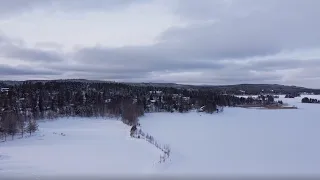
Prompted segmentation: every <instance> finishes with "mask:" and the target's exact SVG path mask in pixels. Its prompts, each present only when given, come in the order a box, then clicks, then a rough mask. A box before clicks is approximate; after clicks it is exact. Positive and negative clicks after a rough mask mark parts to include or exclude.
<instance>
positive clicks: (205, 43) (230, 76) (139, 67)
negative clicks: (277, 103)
mask: <svg viewBox="0 0 320 180" xmlns="http://www.w3.org/2000/svg"><path fill="white" fill-rule="evenodd" d="M142 6H143V7H147V9H148V8H149V7H150V8H151V7H152V9H153V10H156V9H159V11H157V13H156V14H150V17H148V18H149V20H150V21H149V20H148V22H152V24H143V23H140V24H139V18H141V17H140V16H139V17H138V16H137V19H136V21H137V23H136V25H139V28H141V29H143V28H145V29H148V28H149V29H148V30H149V31H150V32H151V31H153V30H154V29H152V26H156V24H157V21H156V20H157V18H159V14H161V12H162V13H163V15H164V16H166V17H167V16H168V17H171V19H172V22H174V23H172V22H171V25H170V26H163V31H162V32H161V33H159V34H158V35H157V37H156V38H154V37H153V38H151V39H150V42H152V43H147V44H137V43H136V44H135V45H132V43H131V44H130V43H128V45H125V44H124V45H122V46H112V45H109V44H108V45H106V44H105V42H104V41H101V42H97V45H94V46H93V45H90V44H88V45H86V44H85V43H82V44H81V46H79V45H77V43H78V41H77V42H75V43H74V47H73V48H71V49H70V48H69V49H64V48H63V44H62V45H60V44H61V43H62V42H58V41H57V42H36V43H33V44H32V43H29V42H26V41H24V37H23V36H22V37H21V36H20V35H18V34H17V36H14V35H12V34H10V32H9V31H8V30H6V31H4V33H3V34H2V35H0V62H2V64H7V65H5V66H3V67H1V71H3V73H2V75H3V77H2V78H4V79H8V78H17V77H18V76H19V75H23V74H26V75H29V76H30V78H44V77H45V78H88V79H104V80H117V81H144V82H150V81H153V82H176V83H186V84H237V83H280V84H295V85H301V86H307V87H317V88H320V85H318V84H316V83H315V82H316V81H317V80H318V79H319V78H320V76H319V75H318V74H317V73H316V72H319V71H318V70H319V68H318V67H320V59H319V58H320V41H319V40H318V39H320V34H319V33H318V32H320V21H317V17H320V11H318V10H317V7H319V6H320V2H319V1H318V0H261V1H254V0H241V1H238V0H216V1H211V0H201V1H192V0H175V1H160V0H153V1H130V0H123V1H119V0H117V1H99V0H96V1H95V2H93V1H92V0H91V1H86V0H81V1H73V0H70V1H50V0H41V1H37V0H30V1H28V3H27V2H25V1H19V0H13V1H10V3H9V2H8V3H5V4H4V6H2V9H3V11H1V8H0V12H2V13H0V17H2V19H4V17H6V18H7V17H10V18H15V17H17V16H18V14H19V13H31V11H34V10H43V11H45V10H48V9H51V10H52V9H56V10H58V11H63V12H64V13H66V14H72V15H74V16H76V15H77V13H80V14H81V13H84V12H90V13H92V12H108V15H106V14H102V15H103V16H106V18H108V19H110V17H114V21H113V22H106V24H108V25H110V26H112V25H114V26H117V22H116V21H117V20H120V16H119V17H118V15H117V12H120V11H121V12H122V10H123V9H125V8H131V9H133V10H134V8H139V7H142ZM164 7H165V8H164ZM133 10H130V12H131V11H133ZM110 13H111V14H110ZM113 13H114V14H113ZM128 15H131V14H128ZM69 16H70V15H68V17H69ZM107 16H108V17H107ZM122 16H124V15H123V14H122V15H121V20H123V19H124V18H123V17H122ZM146 16H148V14H146ZM30 17H32V16H30ZM57 18H58V17H57ZM59 18H60V16H59ZM152 18H153V19H154V21H151V19H152ZM89 20H90V19H89ZM161 20H162V19H161ZM17 22H19V21H17ZM0 23H1V21H0ZM63 23H68V22H67V21H63V20H62V19H61V25H63ZM83 23H88V24H89V22H87V21H83ZM122 24H126V23H122ZM127 24H128V26H127V27H123V26H121V27H119V32H120V31H121V32H126V33H128V35H129V34H130V28H131V27H132V26H131V25H132V24H133V23H132V22H130V23H129V22H128V23H127ZM129 25H130V26H129ZM158 25H159V23H158ZM101 26H103V24H102V25H101ZM92 28H99V25H96V26H95V27H88V32H90V29H92ZM113 28H115V27H113ZM123 28H127V31H124V29H123ZM132 28H133V27H132ZM0 30H1V28H0ZM74 30H75V31H76V29H74ZM52 33H53V34H54V33H56V32H55V30H54V29H52ZM106 33H107V32H106ZM7 34H10V35H7ZM70 35H72V34H70ZM109 35H110V34H109ZM114 35H115V36H116V35H117V34H114ZM85 36H90V34H87V35H85ZM102 36H103V35H102ZM12 37H19V38H16V39H12ZM66 38H68V37H66ZM86 38H88V37H86ZM79 41H81V37H79ZM21 64H23V65H25V66H28V67H32V68H31V69H30V68H29V69H28V70H25V71H24V70H23V69H21V67H20V66H19V65H21ZM15 67H17V68H15ZM2 69H3V70H2ZM23 78H25V77H20V79H23Z"/></svg>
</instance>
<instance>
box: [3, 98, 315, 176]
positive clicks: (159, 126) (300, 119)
mask: <svg viewBox="0 0 320 180" xmlns="http://www.w3.org/2000/svg"><path fill="white" fill-rule="evenodd" d="M303 97H304V96H303ZM303 97H299V98H294V99H284V98H283V96H281V98H280V99H282V100H283V101H284V102H287V103H289V104H291V105H296V106H297V107H298V108H299V109H285V110H257V109H245V108H225V110H224V112H223V113H221V114H213V115H209V114H204V113H201V114H198V113H196V112H192V113H187V114H179V113H153V114H147V115H146V116H144V117H142V118H141V119H140V123H141V125H142V129H143V131H144V132H146V133H149V134H150V135H152V136H154V138H155V139H156V140H157V141H158V142H160V143H163V144H169V145H170V147H171V156H170V157H171V160H170V161H168V162H166V163H165V164H157V161H159V156H160V154H161V152H160V151H159V150H158V149H157V148H155V147H154V146H152V145H151V144H149V143H147V142H146V141H144V140H139V139H132V138H130V136H129V130H130V127H127V126H125V125H124V124H122V123H121V122H120V121H116V120H105V119H61V120H55V121H51V122H41V123H40V132H39V133H37V135H35V136H33V137H29V138H24V139H16V140H14V141H8V142H5V143H0V177H1V176H4V175H10V176H14V175H18V174H20V175H26V174H27V175H30V174H34V175H35V176H41V175H49V176H50V175H55V176H57V175H74V176H77V175H95V176H99V175H110V174H111V175H112V174H114V175H116V174H121V175H128V174H179V175H186V174H193V175H199V174H201V175H266V174H267V175H298V174H299V175H315V174H318V175H320V171H319V169H320V154H319V153H320V144H319V137H320V131H319V129H320V120H319V118H318V116H319V115H320V111H319V110H318V109H319V108H320V105H319V104H302V103H300V102H301V99H302V98H303ZM307 97H312V98H316V99H320V96H311V95H308V96H307ZM60 133H64V134H66V135H65V136H62V135H61V134H60Z"/></svg>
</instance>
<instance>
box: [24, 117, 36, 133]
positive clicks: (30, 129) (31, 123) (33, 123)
mask: <svg viewBox="0 0 320 180" xmlns="http://www.w3.org/2000/svg"><path fill="white" fill-rule="evenodd" d="M26 130H27V132H28V133H29V134H30V135H31V134H32V133H33V132H36V131H37V130H38V124H37V122H36V121H35V120H29V121H28V124H27V128H26Z"/></svg>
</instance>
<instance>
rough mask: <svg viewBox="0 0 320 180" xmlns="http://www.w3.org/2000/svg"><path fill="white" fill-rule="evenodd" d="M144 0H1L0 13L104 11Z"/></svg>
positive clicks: (7, 14)
mask: <svg viewBox="0 0 320 180" xmlns="http://www.w3.org/2000/svg"><path fill="white" fill-rule="evenodd" d="M144 1H145V0H139V1H137V0H107V1H106V0H67V1H65V0H27V1H25V0H9V1H7V0H1V6H0V15H6V16H9V15H13V14H17V13H18V14H19V13H24V12H30V11H33V10H36V9H39V8H47V9H48V8H49V9H50V8H52V9H55V10H57V11H66V12H77V11H80V12H83V11H97V10H98V11H106V10H112V9H115V8H119V7H125V6H128V5H130V4H132V3H142V2H144Z"/></svg>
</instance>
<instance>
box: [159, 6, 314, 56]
mask: <svg viewBox="0 0 320 180" xmlns="http://www.w3.org/2000/svg"><path fill="white" fill-rule="evenodd" d="M218 2H220V3H221V4H222V5H218V7H216V6H213V5H212V4H219V3H218ZM223 2H225V1H214V2H212V1H209V0H204V1H201V2H200V3H198V1H190V0H187V1H181V4H180V5H181V6H179V8H178V11H177V13H178V14H179V15H180V16H182V17H184V18H186V19H191V20H192V21H191V22H193V21H196V22H200V24H199V23H195V25H193V24H192V23H191V24H190V25H188V26H186V27H175V28H171V29H170V30H168V31H167V32H165V33H163V34H162V36H161V37H160V39H161V40H164V41H169V44H171V46H173V47H180V49H188V50H190V51H191V52H192V54H194V52H193V51H192V50H197V53H199V54H201V55H202V56H205V57H208V58H246V57H252V56H265V55H269V54H275V53H278V52H281V51H282V50H292V49H301V48H311V47H319V46H320V42H319V41H318V39H320V34H319V33H317V32H319V30H320V22H319V21H315V20H314V18H315V17H320V11H318V9H317V7H319V6H320V1H317V0H303V1H302V0H262V1H252V0H244V1H231V3H228V4H226V3H223ZM199 4H200V5H199ZM199 6H200V7H206V8H204V9H202V8H199ZM220 6H222V8H220ZM216 8H220V9H219V12H217V13H215V9H216ZM211 11H213V13H211ZM244 12H246V13H244ZM197 20H198V21H197ZM203 20H216V21H214V22H210V21H209V22H206V23H201V22H203ZM172 39H176V41H174V42H170V41H171V40H172ZM198 49H199V50H198Z"/></svg>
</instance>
